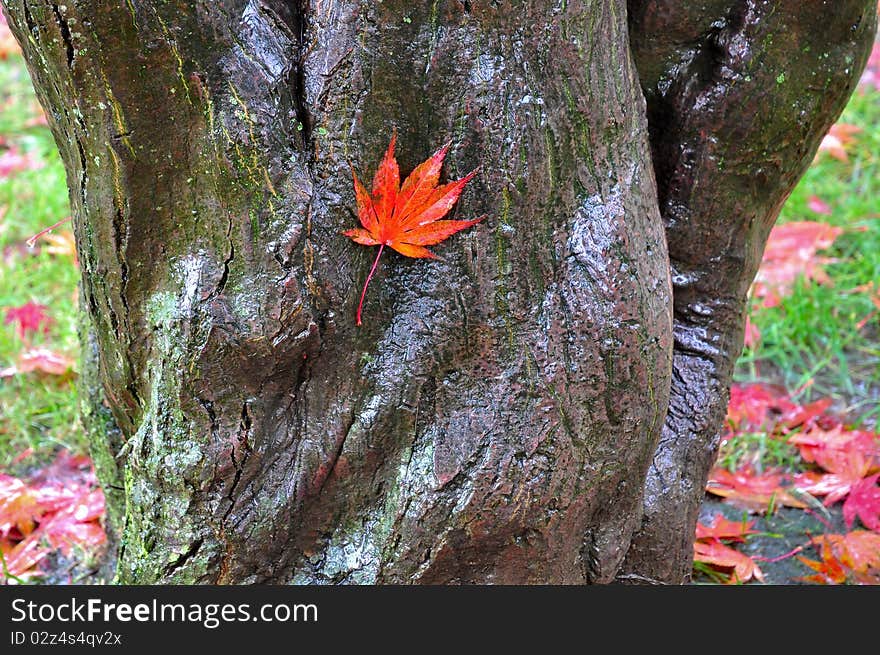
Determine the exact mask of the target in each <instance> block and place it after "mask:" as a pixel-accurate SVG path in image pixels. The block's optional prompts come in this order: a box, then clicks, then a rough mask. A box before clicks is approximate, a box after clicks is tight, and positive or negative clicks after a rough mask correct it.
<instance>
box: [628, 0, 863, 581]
mask: <svg viewBox="0 0 880 655" xmlns="http://www.w3.org/2000/svg"><path fill="white" fill-rule="evenodd" d="M629 9H630V28H631V35H632V49H633V53H634V56H635V60H636V64H637V67H638V69H639V74H640V76H641V79H642V85H643V88H644V91H645V96H646V98H647V102H648V123H649V125H650V131H651V146H652V150H653V153H654V168H655V171H656V175H657V186H658V189H659V199H660V209H661V212H662V214H663V220H664V222H665V224H666V235H667V239H668V244H669V258H670V269H671V274H672V283H673V289H674V291H673V295H674V315H673V316H674V334H675V347H674V351H675V352H674V362H673V377H672V389H671V395H670V405H669V413H668V414H667V417H666V421H665V424H664V427H663V436H662V438H661V441H660V445H659V447H658V449H657V452H656V453H655V455H654V458H653V461H652V465H651V469H650V471H649V475H648V479H647V482H646V493H645V517H644V521H643V525H642V526H641V528H640V530H639V533H638V535H637V536H636V538H635V540H634V543H633V545H632V548H631V549H630V553H629V554H628V556H627V562H626V565H625V566H624V577H625V578H628V579H634V580H644V579H653V580H660V581H663V582H683V581H686V580H688V579H689V577H690V573H691V553H692V541H693V534H694V528H695V525H696V521H697V513H698V510H699V507H700V503H701V500H702V498H703V489H704V488H705V484H706V478H707V475H708V473H709V470H710V468H711V466H712V463H713V462H714V460H715V457H716V454H717V450H718V446H719V442H720V434H721V426H722V421H723V419H724V415H725V410H726V407H727V400H728V396H729V391H730V382H731V376H732V373H733V366H734V364H735V362H736V359H737V357H739V355H740V352H741V350H742V344H743V331H744V325H745V313H746V295H747V293H748V289H749V286H750V285H751V283H752V280H753V279H754V276H755V273H756V272H757V270H758V265H759V264H760V262H761V255H762V253H763V249H764V244H765V243H766V240H767V236H768V235H769V232H770V228H771V227H772V226H773V223H774V222H775V221H776V217H777V216H778V214H779V210H780V209H781V207H782V204H783V202H784V201H785V199H786V198H787V197H788V195H789V193H790V192H791V190H792V189H793V188H794V186H795V184H796V183H797V181H798V179H800V177H801V176H802V175H803V173H804V171H805V170H806V168H807V166H808V165H809V164H810V162H811V161H812V159H813V156H814V155H815V153H816V149H817V148H818V146H819V143H820V141H821V139H822V137H823V135H825V133H826V132H827V131H828V128H829V127H830V126H831V124H832V123H833V122H834V121H835V120H836V119H837V117H838V116H839V115H840V113H841V111H843V108H844V105H845V104H846V101H847V99H848V98H849V96H850V95H851V94H852V92H853V90H854V89H855V86H856V84H857V82H858V79H859V76H860V75H861V72H862V70H863V69H864V67H865V63H866V61H867V58H868V55H869V53H870V50H871V46H872V44H873V42H874V34H875V31H876V28H877V6H876V3H875V2H873V0H841V1H835V2H827V1H825V0H809V1H806V2H805V1H804V0H773V1H754V0H749V1H747V2H743V1H742V0H711V1H710V2H701V3H691V2H678V1H672V0H630V2H629Z"/></svg>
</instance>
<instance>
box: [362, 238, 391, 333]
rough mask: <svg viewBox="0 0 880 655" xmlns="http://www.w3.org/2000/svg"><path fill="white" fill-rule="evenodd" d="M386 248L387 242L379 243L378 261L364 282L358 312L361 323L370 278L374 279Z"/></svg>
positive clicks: (374, 263)
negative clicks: (380, 258)
mask: <svg viewBox="0 0 880 655" xmlns="http://www.w3.org/2000/svg"><path fill="white" fill-rule="evenodd" d="M384 249H385V244H384V243H381V244H379V252H378V253H376V261H374V262H373V268H371V269H370V274H369V275H368V276H367V281H366V282H364V290H363V291H361V302H360V304H358V313H357V324H358V325H360V324H361V311H362V310H363V308H364V297H365V296H366V295H367V286H369V284H370V280H372V279H373V274H374V273H375V272H376V267H377V266H378V265H379V257H381V256H382V251H383V250H384Z"/></svg>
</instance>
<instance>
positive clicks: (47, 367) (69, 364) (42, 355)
mask: <svg viewBox="0 0 880 655" xmlns="http://www.w3.org/2000/svg"><path fill="white" fill-rule="evenodd" d="M75 364H76V360H74V359H73V358H71V357H68V356H67V355H62V354H61V353H57V352H55V351H53V350H49V349H48V348H31V349H30V350H26V351H24V352H23V353H21V354H20V355H19V357H18V362H17V363H15V364H13V365H12V366H7V367H6V368H2V369H0V378H8V377H12V376H13V375H18V374H20V373H31V372H34V371H36V372H38V373H45V374H48V375H64V374H65V373H67V372H68V371H70V370H72V369H73V367H74V365H75Z"/></svg>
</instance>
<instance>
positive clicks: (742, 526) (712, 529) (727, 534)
mask: <svg viewBox="0 0 880 655" xmlns="http://www.w3.org/2000/svg"><path fill="white" fill-rule="evenodd" d="M754 525H755V522H754V521H749V522H746V521H731V520H730V519H728V518H726V517H725V516H724V515H723V514H716V515H715V516H714V517H713V518H712V523H711V524H710V525H704V524H702V523H700V522H697V530H696V539H697V540H698V541H706V540H709V539H728V540H731V541H745V537H746V535H750V534H758V531H757V530H753V529H752V528H753V527H754Z"/></svg>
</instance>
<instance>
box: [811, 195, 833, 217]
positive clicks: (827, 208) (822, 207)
mask: <svg viewBox="0 0 880 655" xmlns="http://www.w3.org/2000/svg"><path fill="white" fill-rule="evenodd" d="M807 208H808V209H809V210H810V211H811V212H814V213H816V214H821V215H822V216H831V205H829V204H828V203H827V202H825V201H824V200H822V199H821V198H820V197H819V196H810V199H809V200H808V201H807Z"/></svg>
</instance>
